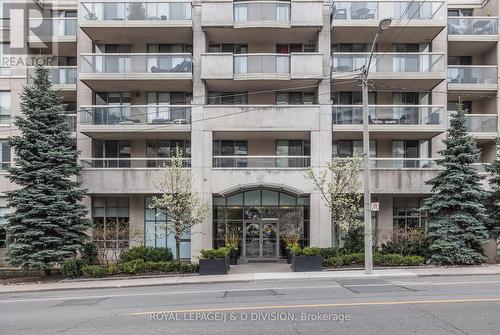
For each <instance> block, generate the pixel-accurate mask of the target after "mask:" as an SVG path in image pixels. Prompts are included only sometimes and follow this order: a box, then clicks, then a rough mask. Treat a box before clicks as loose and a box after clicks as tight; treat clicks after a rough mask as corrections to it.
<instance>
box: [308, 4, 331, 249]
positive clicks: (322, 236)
mask: <svg viewBox="0 0 500 335" xmlns="http://www.w3.org/2000/svg"><path fill="white" fill-rule="evenodd" d="M330 33H331V25H330V3H328V2H325V3H324V5H323V29H322V30H321V31H320V32H319V33H318V49H319V52H320V53H322V54H323V79H322V80H321V81H320V83H319V86H318V103H319V104H320V123H319V128H318V129H319V130H318V131H312V132H311V167H312V168H313V169H314V171H315V172H316V173H319V172H320V171H321V170H322V169H324V168H325V165H326V163H327V162H329V161H330V160H331V158H332V109H331V106H330V104H331V101H330V100H331V99H330V53H331V51H330V49H331V46H330ZM310 205H311V218H310V219H311V221H310V222H311V224H310V244H311V245H314V246H320V247H328V246H331V245H332V235H331V232H332V229H331V215H330V210H329V209H328V207H327V206H326V205H325V201H324V200H323V199H321V196H320V194H319V193H318V192H317V191H312V193H311V204H310Z"/></svg>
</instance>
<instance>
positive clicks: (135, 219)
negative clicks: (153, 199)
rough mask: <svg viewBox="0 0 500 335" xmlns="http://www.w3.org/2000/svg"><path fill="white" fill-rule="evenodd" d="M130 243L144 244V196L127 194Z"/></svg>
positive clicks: (132, 244)
mask: <svg viewBox="0 0 500 335" xmlns="http://www.w3.org/2000/svg"><path fill="white" fill-rule="evenodd" d="M129 206H130V207H129V212H130V236H129V239H130V245H131V246H134V245H143V244H144V196H143V195H135V194H134V195H130V196H129Z"/></svg>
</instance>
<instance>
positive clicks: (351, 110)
mask: <svg viewBox="0 0 500 335" xmlns="http://www.w3.org/2000/svg"><path fill="white" fill-rule="evenodd" d="M368 110H369V121H370V131H375V132H377V131H378V132H402V131H403V132H418V133H421V132H428V133H435V134H438V133H440V132H443V131H444V130H445V129H446V122H445V120H444V116H445V114H444V110H445V109H444V106H429V105H416V106H412V105H371V106H368ZM332 111H333V114H332V121H333V130H334V131H361V130H362V125H363V106H360V105H335V106H333V108H332Z"/></svg>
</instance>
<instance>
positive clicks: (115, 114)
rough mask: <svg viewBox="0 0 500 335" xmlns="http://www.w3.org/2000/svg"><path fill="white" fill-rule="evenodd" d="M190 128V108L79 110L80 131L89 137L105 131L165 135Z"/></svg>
mask: <svg viewBox="0 0 500 335" xmlns="http://www.w3.org/2000/svg"><path fill="white" fill-rule="evenodd" d="M190 129H191V106H190V105H131V106H110V105H105V106H81V107H80V131H81V132H82V133H85V134H86V135H88V136H90V137H93V136H97V135H99V134H101V133H109V132H119V133H121V132H166V131H190Z"/></svg>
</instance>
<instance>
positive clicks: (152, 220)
mask: <svg viewBox="0 0 500 335" xmlns="http://www.w3.org/2000/svg"><path fill="white" fill-rule="evenodd" d="M151 200H152V197H150V196H149V197H145V198H144V212H145V218H144V222H145V227H144V229H145V233H144V238H145V244H146V246H148V247H154V248H160V247H167V248H170V250H172V254H173V255H176V254H177V249H176V246H175V236H174V234H169V233H168V231H167V226H166V223H167V221H166V220H167V218H166V216H165V214H162V213H161V212H159V211H158V210H156V209H154V208H150V206H151ZM180 256H181V258H191V232H187V233H186V234H184V236H182V237H181V244H180Z"/></svg>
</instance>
